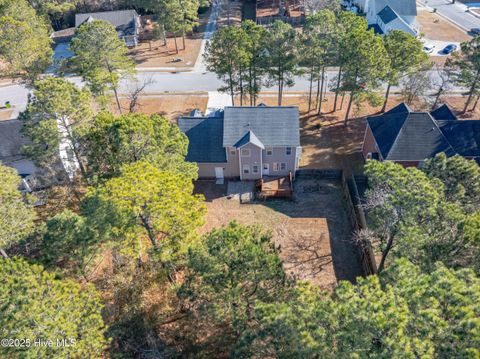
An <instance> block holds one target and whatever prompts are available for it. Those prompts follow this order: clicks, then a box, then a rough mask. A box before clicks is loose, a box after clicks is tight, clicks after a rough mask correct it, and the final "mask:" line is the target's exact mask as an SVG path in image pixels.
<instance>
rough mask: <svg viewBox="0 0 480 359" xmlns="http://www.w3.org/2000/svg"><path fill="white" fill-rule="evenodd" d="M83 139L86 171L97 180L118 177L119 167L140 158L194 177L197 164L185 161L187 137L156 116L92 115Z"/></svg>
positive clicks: (104, 113)
mask: <svg viewBox="0 0 480 359" xmlns="http://www.w3.org/2000/svg"><path fill="white" fill-rule="evenodd" d="M86 142H87V148H88V150H87V158H88V165H89V170H90V172H91V174H92V176H94V177H97V178H99V179H102V178H109V177H112V176H117V175H119V174H120V170H121V167H122V166H124V165H126V164H130V163H134V162H136V161H141V160H146V161H149V162H150V163H152V164H154V165H156V166H157V167H158V168H161V169H163V170H169V171H173V172H176V173H178V174H181V175H183V176H185V177H187V178H190V179H195V178H196V176H197V167H196V165H194V164H192V163H188V162H185V156H186V155H187V148H188V140H187V137H186V136H185V135H184V134H183V133H182V132H181V131H180V129H179V128H178V126H177V125H175V124H172V123H170V122H169V121H168V120H167V119H166V118H164V117H161V116H158V115H151V116H148V115H144V114H128V115H123V116H114V115H112V114H111V113H108V112H102V113H100V114H99V115H98V116H96V117H95V120H94V122H93V125H92V127H91V130H90V131H89V133H88V135H87V136H86Z"/></svg>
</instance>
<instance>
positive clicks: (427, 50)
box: [423, 44, 435, 54]
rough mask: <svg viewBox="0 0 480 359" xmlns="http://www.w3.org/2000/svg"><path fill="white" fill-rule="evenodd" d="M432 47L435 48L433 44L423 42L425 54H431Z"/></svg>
mask: <svg viewBox="0 0 480 359" xmlns="http://www.w3.org/2000/svg"><path fill="white" fill-rule="evenodd" d="M434 49H435V45H429V44H425V45H424V46H423V51H424V52H426V53H427V54H431V53H432V52H433V50H434Z"/></svg>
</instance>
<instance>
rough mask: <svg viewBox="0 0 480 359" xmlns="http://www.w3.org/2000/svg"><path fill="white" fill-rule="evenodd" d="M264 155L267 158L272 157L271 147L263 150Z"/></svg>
mask: <svg viewBox="0 0 480 359" xmlns="http://www.w3.org/2000/svg"><path fill="white" fill-rule="evenodd" d="M268 152H270V153H268ZM265 154H266V155H267V156H273V147H267V148H265Z"/></svg>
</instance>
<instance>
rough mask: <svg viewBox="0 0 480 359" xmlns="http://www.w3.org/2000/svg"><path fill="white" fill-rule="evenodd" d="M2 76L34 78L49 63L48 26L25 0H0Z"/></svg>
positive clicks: (31, 79) (50, 52)
mask: <svg viewBox="0 0 480 359" xmlns="http://www.w3.org/2000/svg"><path fill="white" fill-rule="evenodd" d="M0 61H1V62H2V70H1V75H2V76H13V77H17V76H20V77H22V78H24V79H25V80H27V81H28V82H31V81H33V80H34V79H36V78H37V77H38V75H40V74H41V73H43V71H44V70H45V69H46V68H47V67H48V66H49V65H50V64H51V63H52V48H51V40H50V37H49V28H48V26H47V24H46V23H45V21H44V19H43V18H42V17H39V16H37V14H36V12H35V10H34V9H33V8H32V7H31V6H30V5H29V4H28V2H27V1H26V0H4V1H2V2H1V3H0Z"/></svg>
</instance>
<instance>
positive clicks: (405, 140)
mask: <svg viewBox="0 0 480 359" xmlns="http://www.w3.org/2000/svg"><path fill="white" fill-rule="evenodd" d="M439 152H445V154H447V156H453V155H454V154H455V151H454V150H453V148H452V147H451V146H450V144H449V142H448V141H447V139H446V138H445V136H444V135H443V133H442V131H440V129H439V128H438V126H437V124H436V123H435V121H434V120H433V118H432V117H431V116H430V114H428V113H422V112H411V113H409V114H408V116H407V118H406V119H405V122H404V124H403V126H402V128H401V129H400V132H399V133H398V134H397V136H396V138H395V141H394V142H393V144H392V146H391V149H390V151H389V153H388V155H387V157H386V158H385V159H388V160H396V161H402V160H403V161H408V160H422V159H424V158H430V157H433V156H435V155H436V154H437V153H439Z"/></svg>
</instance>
